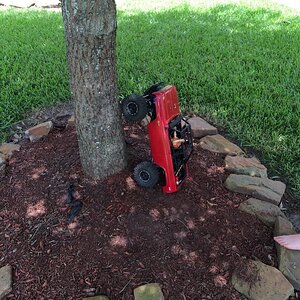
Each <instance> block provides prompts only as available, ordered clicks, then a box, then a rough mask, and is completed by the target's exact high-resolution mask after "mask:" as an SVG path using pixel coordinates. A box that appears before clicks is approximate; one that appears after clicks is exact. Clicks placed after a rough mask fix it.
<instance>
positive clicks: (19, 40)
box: [0, 10, 70, 138]
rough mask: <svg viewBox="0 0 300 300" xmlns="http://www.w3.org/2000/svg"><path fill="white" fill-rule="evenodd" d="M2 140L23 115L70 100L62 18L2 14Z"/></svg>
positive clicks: (18, 13) (0, 26)
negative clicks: (11, 125)
mask: <svg viewBox="0 0 300 300" xmlns="http://www.w3.org/2000/svg"><path fill="white" fill-rule="evenodd" d="M0 44H1V46H0V132H1V133H2V134H1V136H0V137H2V138H3V136H4V132H5V130H6V129H7V128H8V126H9V125H10V124H11V123H12V122H15V121H17V120H19V119H20V118H22V117H23V115H24V113H25V112H27V111H29V110H33V109H36V108H38V107H41V106H45V105H51V104H54V103H56V102H58V101H64V100H68V99H69V98H70V92H69V83H68V76H67V67H66V58H65V45H64V37H63V27H62V20H61V16H60V15H59V14H57V13H47V12H33V11H31V12H28V11H26V12H18V11H16V10H9V11H0Z"/></svg>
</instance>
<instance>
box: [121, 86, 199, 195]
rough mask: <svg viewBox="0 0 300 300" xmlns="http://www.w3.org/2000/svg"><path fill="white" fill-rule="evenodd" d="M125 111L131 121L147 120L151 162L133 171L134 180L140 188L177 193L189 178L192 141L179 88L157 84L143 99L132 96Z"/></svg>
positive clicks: (124, 106) (127, 100)
mask: <svg viewBox="0 0 300 300" xmlns="http://www.w3.org/2000/svg"><path fill="white" fill-rule="evenodd" d="M122 112H123V115H124V117H125V119H126V120H128V121H131V122H139V121H141V120H143V119H144V118H145V117H146V118H147V120H148V125H147V126H148V133H149V142H150V147H151V155H152V161H143V162H141V163H139V164H138V165H137V166H136V167H135V168H134V172H133V177H134V180H135V181H136V182H137V184H138V185H139V186H141V187H146V188H152V187H154V186H155V185H157V184H161V185H162V187H163V192H164V193H174V192H177V191H178V189H179V188H180V187H181V185H182V184H183V182H184V181H185V179H186V178H187V174H188V166H187V162H188V160H189V158H190V156H191V153H192V150H193V139H192V133H191V126H190V124H189V123H188V122H187V120H186V119H185V118H184V117H183V116H182V114H181V113H180V109H179V102H178V96H177V91H176V87H175V86H172V85H166V86H165V85H164V84H163V83H158V84H155V85H153V86H151V87H150V88H149V89H147V90H146V91H145V93H144V95H143V96H141V95H137V94H132V95H130V96H128V97H126V98H124V100H123V101H122Z"/></svg>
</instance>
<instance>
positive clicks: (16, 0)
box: [1, 0, 34, 8]
mask: <svg viewBox="0 0 300 300" xmlns="http://www.w3.org/2000/svg"><path fill="white" fill-rule="evenodd" d="M1 4H3V5H6V6H14V7H20V8H26V7H30V6H32V5H34V1H32V0H1Z"/></svg>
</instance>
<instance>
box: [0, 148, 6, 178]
mask: <svg viewBox="0 0 300 300" xmlns="http://www.w3.org/2000/svg"><path fill="white" fill-rule="evenodd" d="M5 168H6V159H5V155H4V154H2V153H0V176H3V175H4V174H5Z"/></svg>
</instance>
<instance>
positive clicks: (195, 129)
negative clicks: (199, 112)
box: [188, 117, 218, 138]
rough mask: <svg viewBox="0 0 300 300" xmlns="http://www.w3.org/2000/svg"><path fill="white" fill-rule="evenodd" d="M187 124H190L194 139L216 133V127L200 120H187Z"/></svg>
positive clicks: (195, 118) (197, 118)
mask: <svg viewBox="0 0 300 300" xmlns="http://www.w3.org/2000/svg"><path fill="white" fill-rule="evenodd" d="M188 122H189V123H190V124H191V127H192V133H193V137H194V138H202V137H204V136H207V135H213V134H217V133H218V130H217V128H216V127H214V126H212V125H210V124H209V123H207V122H206V121H205V120H204V119H202V118H199V117H192V118H190V119H188Z"/></svg>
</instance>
